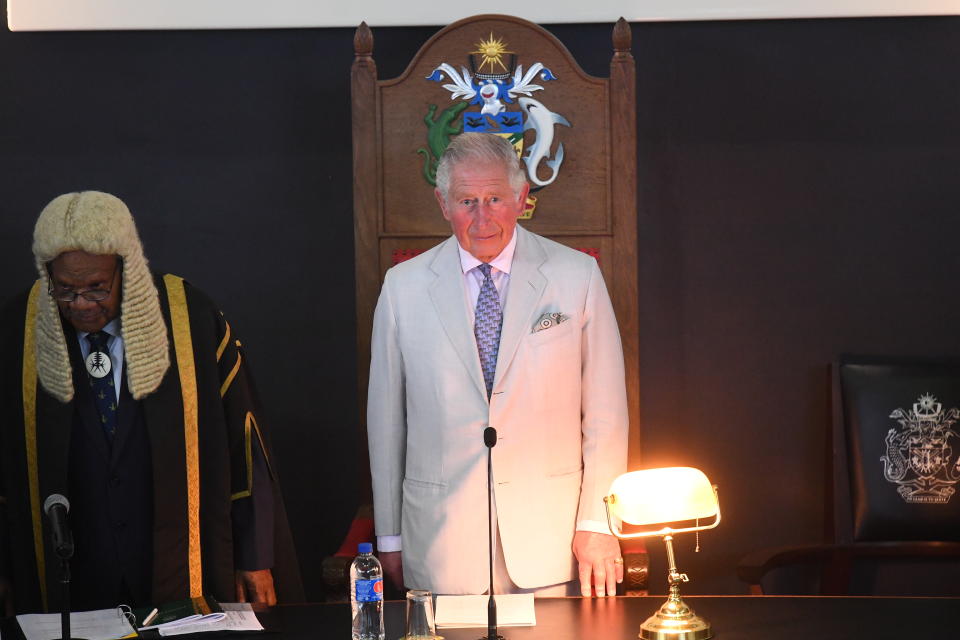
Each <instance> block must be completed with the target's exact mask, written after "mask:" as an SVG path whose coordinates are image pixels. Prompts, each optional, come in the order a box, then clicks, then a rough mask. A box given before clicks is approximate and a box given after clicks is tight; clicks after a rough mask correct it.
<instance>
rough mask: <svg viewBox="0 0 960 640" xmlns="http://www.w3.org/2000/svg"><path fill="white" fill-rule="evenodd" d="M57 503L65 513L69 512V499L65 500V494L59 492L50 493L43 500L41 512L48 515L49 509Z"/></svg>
mask: <svg viewBox="0 0 960 640" xmlns="http://www.w3.org/2000/svg"><path fill="white" fill-rule="evenodd" d="M58 504H59V505H61V506H63V508H64V509H65V510H66V512H67V513H70V501H69V500H67V497H66V496H62V495H60V494H59V493H51V494H50V496H49V497H48V498H47V499H46V500H44V501H43V512H44V513H45V514H47V515H50V509H53V508H54V507H55V506H56V505H58Z"/></svg>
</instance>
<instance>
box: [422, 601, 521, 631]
mask: <svg viewBox="0 0 960 640" xmlns="http://www.w3.org/2000/svg"><path fill="white" fill-rule="evenodd" d="M489 598H490V596H437V616H436V621H437V628H443V627H486V626H487V601H488V600H489ZM493 599H494V600H495V601H496V603H497V626H498V627H532V626H533V625H535V624H537V616H536V613H535V612H534V607H533V594H532V593H520V594H507V595H495V596H493Z"/></svg>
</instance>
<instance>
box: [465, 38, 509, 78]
mask: <svg viewBox="0 0 960 640" xmlns="http://www.w3.org/2000/svg"><path fill="white" fill-rule="evenodd" d="M474 46H476V47H477V50H476V51H471V52H470V53H475V54H477V55H480V56H482V57H483V59H482V61H481V62H480V68H479V69H478V71H483V67H484V66H485V65H490V73H493V70H494V66H493V65H495V64H498V65H500V67H501V68H502V69H503V70H504V71H508V69H507V66H506V65H505V64H503V60H502V59H501V58H502V57H503V55H504V54H505V53H513V51H507V43H505V42H504V41H503V38H497V39H496V40H494V38H493V32H491V33H490V36H489V37H488V38H487V39H486V40H481V41H480V42H478V43H477V44H476V45H474Z"/></svg>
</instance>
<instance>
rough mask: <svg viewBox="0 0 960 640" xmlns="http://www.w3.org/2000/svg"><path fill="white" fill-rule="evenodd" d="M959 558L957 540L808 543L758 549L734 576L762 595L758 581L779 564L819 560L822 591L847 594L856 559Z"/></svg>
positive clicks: (805, 562) (742, 561)
mask: <svg viewBox="0 0 960 640" xmlns="http://www.w3.org/2000/svg"><path fill="white" fill-rule="evenodd" d="M887 557H897V558H931V557H935V558H960V542H940V541H916V540H911V541H904V542H899V541H884V542H857V543H853V544H808V545H797V546H786V547H774V548H768V549H758V550H756V551H753V552H751V553H748V554H747V555H746V556H744V557H743V558H742V559H741V560H740V563H739V564H738V565H737V577H738V578H740V579H741V580H742V581H744V582H746V583H747V584H748V585H749V586H750V594H751V595H763V587H762V586H761V584H760V583H761V580H762V579H763V577H764V576H765V575H766V574H767V572H769V571H772V570H773V569H776V568H778V567H783V566H787V565H795V564H812V563H819V564H821V565H822V566H823V571H822V574H823V575H822V583H821V593H822V594H824V595H841V594H844V593H846V589H847V583H848V581H849V577H850V571H851V567H852V565H853V561H854V560H855V559H858V558H887Z"/></svg>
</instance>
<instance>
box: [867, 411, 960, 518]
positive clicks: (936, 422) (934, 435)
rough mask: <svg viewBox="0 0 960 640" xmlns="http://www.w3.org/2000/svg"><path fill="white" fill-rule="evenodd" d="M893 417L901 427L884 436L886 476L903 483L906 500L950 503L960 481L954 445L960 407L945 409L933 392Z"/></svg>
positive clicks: (902, 493) (902, 489)
mask: <svg viewBox="0 0 960 640" xmlns="http://www.w3.org/2000/svg"><path fill="white" fill-rule="evenodd" d="M889 417H890V418H892V419H894V420H896V421H897V422H898V423H900V427H901V428H899V429H898V428H896V427H894V428H892V429H890V430H889V431H887V436H886V438H885V439H884V443H885V450H886V455H884V456H881V457H880V460H882V461H883V476H884V478H886V480H887V481H888V482H892V483H895V484H897V485H899V486H898V487H897V493H899V494H900V496H901V497H902V498H903V500H904V501H905V502H908V503H919V504H946V503H948V502H949V501H950V498H951V496H953V494H954V493H955V492H956V489H955V488H954V485H955V484H956V483H957V481H958V480H960V456H958V457H957V459H956V460H954V458H953V447H952V446H950V438H953V437H958V435H960V434H958V433H957V432H956V431H955V430H954V429H953V428H952V427H953V424H954V423H955V422H956V421H957V420H958V418H960V410H958V409H957V408H956V407H953V408H951V409H948V410H947V411H946V412H944V411H943V405H942V404H941V403H940V402H937V399H936V398H935V397H934V396H933V395H931V394H929V393H924V394H923V395H921V396H920V397H919V398H917V401H916V402H915V403H913V408H912V410H911V411H909V412H908V411H904V410H903V409H895V410H894V411H893V412H892V413H891V414H890V416H889Z"/></svg>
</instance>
